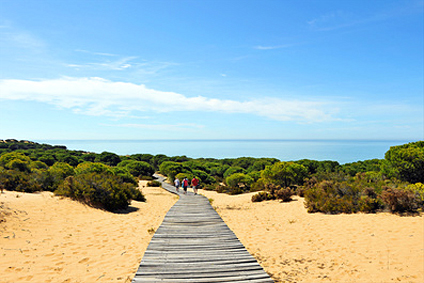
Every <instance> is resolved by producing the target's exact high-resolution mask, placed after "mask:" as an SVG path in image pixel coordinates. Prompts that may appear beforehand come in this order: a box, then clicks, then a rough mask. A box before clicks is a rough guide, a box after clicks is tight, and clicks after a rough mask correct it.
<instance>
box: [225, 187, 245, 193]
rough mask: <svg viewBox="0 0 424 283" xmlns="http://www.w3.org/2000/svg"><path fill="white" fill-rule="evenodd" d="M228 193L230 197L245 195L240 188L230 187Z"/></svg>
mask: <svg viewBox="0 0 424 283" xmlns="http://www.w3.org/2000/svg"><path fill="white" fill-rule="evenodd" d="M227 192H228V193H229V194H230V195H240V194H242V193H244V191H243V189H242V188H239V187H228V188H227Z"/></svg>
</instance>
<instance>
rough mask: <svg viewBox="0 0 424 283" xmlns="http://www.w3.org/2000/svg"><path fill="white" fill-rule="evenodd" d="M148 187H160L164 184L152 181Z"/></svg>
mask: <svg viewBox="0 0 424 283" xmlns="http://www.w3.org/2000/svg"><path fill="white" fill-rule="evenodd" d="M147 186H148V187H160V186H162V183H161V182H159V181H154V180H153V181H150V182H148V183H147Z"/></svg>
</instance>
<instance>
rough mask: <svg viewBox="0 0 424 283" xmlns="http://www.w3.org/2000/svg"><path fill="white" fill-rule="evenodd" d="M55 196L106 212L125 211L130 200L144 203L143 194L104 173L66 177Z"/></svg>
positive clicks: (130, 185)
mask: <svg viewBox="0 0 424 283" xmlns="http://www.w3.org/2000/svg"><path fill="white" fill-rule="evenodd" d="M55 194H56V195H60V196H66V197H69V198H71V199H74V200H78V201H80V202H83V203H86V204H88V205H90V206H93V207H97V208H103V209H106V210H108V211H116V210H120V209H126V208H128V205H129V204H130V203H131V200H132V199H133V200H137V201H145V198H144V196H143V194H142V193H141V192H140V191H139V190H137V189H136V188H135V187H134V185H132V184H129V183H124V182H123V181H122V179H121V178H119V177H116V176H113V175H110V174H105V173H100V174H95V173H85V174H80V175H76V176H68V177H66V179H65V180H64V182H63V183H62V184H61V185H60V186H59V188H58V189H57V190H56V191H55Z"/></svg>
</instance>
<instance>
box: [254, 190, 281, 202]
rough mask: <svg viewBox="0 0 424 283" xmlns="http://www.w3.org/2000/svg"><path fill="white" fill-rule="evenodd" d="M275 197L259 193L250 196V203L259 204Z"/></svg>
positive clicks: (266, 193)
mask: <svg viewBox="0 0 424 283" xmlns="http://www.w3.org/2000/svg"><path fill="white" fill-rule="evenodd" d="M273 199H275V197H274V196H273V195H271V194H270V193H268V192H259V193H257V194H256V195H253V196H252V202H261V201H265V200H273Z"/></svg>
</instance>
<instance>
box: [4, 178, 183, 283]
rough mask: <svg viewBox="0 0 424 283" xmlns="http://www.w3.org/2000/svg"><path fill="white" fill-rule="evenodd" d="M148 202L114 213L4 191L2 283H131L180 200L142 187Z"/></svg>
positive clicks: (48, 196) (49, 196)
mask: <svg viewBox="0 0 424 283" xmlns="http://www.w3.org/2000/svg"><path fill="white" fill-rule="evenodd" d="M141 186H143V187H142V191H143V194H144V195H145V196H146V199H147V202H145V203H144V202H136V201H133V202H132V204H131V207H132V208H133V210H136V211H133V212H130V213H126V214H116V213H110V212H106V211H103V210H99V209H94V208H91V207H88V206H86V205H83V204H81V203H78V202H75V201H72V200H69V199H61V198H59V197H55V196H54V195H53V194H52V193H50V192H42V193H37V194H25V193H18V192H4V193H3V194H1V195H0V205H2V206H3V208H4V209H2V210H3V211H5V212H6V214H7V215H5V220H6V221H5V222H1V223H0V274H1V276H0V282H2V283H5V282H14V283H15V282H40V283H41V282H55V283H56V282H84V283H85V282H130V281H131V279H132V277H133V276H134V274H135V272H136V271H137V269H138V265H139V263H140V261H141V258H142V256H143V254H144V251H145V250H146V248H147V246H148V244H149V242H150V239H151V237H152V236H153V233H152V230H156V229H157V228H158V227H159V225H160V224H161V222H162V220H163V218H164V216H165V214H166V212H167V211H168V210H169V209H170V208H171V207H172V205H174V203H175V202H176V201H177V200H178V197H177V196H175V195H173V194H171V193H168V192H166V191H164V190H163V189H160V188H148V187H144V186H145V182H141Z"/></svg>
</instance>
